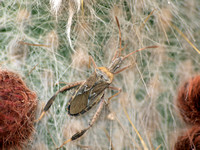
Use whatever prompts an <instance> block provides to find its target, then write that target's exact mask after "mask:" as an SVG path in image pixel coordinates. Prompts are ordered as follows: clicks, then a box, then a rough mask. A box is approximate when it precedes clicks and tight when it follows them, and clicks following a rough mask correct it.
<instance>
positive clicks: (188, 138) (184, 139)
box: [174, 126, 200, 150]
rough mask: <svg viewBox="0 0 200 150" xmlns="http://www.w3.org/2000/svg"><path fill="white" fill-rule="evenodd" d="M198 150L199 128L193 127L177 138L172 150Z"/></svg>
mask: <svg viewBox="0 0 200 150" xmlns="http://www.w3.org/2000/svg"><path fill="white" fill-rule="evenodd" d="M199 149H200V127H199V126H193V127H192V128H191V129H190V130H188V131H187V132H186V133H184V135H182V136H179V137H178V139H177V142H176V144H175V146H174V150H199Z"/></svg>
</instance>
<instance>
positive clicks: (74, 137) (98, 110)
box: [56, 95, 105, 149]
mask: <svg viewBox="0 0 200 150" xmlns="http://www.w3.org/2000/svg"><path fill="white" fill-rule="evenodd" d="M104 103H105V100H104V95H103V96H102V97H101V100H100V104H99V107H98V109H97V111H96V112H95V114H94V116H93V117H92V119H91V121H90V123H89V126H88V127H87V128H85V129H83V130H81V131H79V132H77V133H76V134H74V135H73V136H72V137H71V138H70V139H68V140H67V141H65V142H64V143H63V144H62V145H61V146H60V147H58V148H56V149H60V148H62V147H63V146H64V145H65V144H67V143H68V142H70V141H74V140H76V139H78V138H80V137H81V136H82V135H83V134H84V133H85V132H86V131H87V130H88V129H90V128H91V127H92V126H93V124H94V123H95V122H96V120H97V119H98V117H99V115H100V113H101V111H102V109H103V106H104Z"/></svg>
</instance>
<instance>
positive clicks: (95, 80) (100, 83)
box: [37, 17, 158, 148]
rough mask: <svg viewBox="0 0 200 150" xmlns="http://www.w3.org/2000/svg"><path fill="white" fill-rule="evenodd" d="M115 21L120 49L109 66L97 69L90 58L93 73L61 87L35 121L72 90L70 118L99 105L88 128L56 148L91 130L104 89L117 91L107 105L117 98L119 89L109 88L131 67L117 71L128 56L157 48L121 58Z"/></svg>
mask: <svg viewBox="0 0 200 150" xmlns="http://www.w3.org/2000/svg"><path fill="white" fill-rule="evenodd" d="M115 19H116V22H117V25H118V29H119V42H120V48H119V49H118V50H117V51H116V52H115V54H114V56H113V58H112V62H111V64H110V65H109V66H108V67H97V65H96V64H95V62H94V60H93V58H92V57H90V60H91V62H92V64H93V66H94V72H93V73H92V75H91V76H90V77H89V78H88V79H86V80H84V81H80V82H74V83H70V84H68V85H66V86H64V87H62V88H61V89H59V90H58V91H57V92H56V93H55V94H54V95H53V96H52V97H51V98H50V99H49V101H48V102H47V104H46V105H45V107H44V109H43V110H42V113H41V115H40V117H39V119H38V120H37V121H39V120H41V119H42V117H43V116H44V114H45V113H46V112H47V111H48V110H49V108H50V107H51V105H52V104H53V102H54V100H55V98H56V96H57V95H58V94H59V93H62V92H65V91H68V90H70V89H73V88H76V90H75V92H74V93H73V94H72V96H71V98H70V99H69V101H68V103H67V111H68V114H69V115H70V116H78V115H80V114H84V113H85V112H87V111H89V110H90V109H91V108H92V107H93V106H94V105H96V104H97V103H99V106H98V108H97V111H96V112H95V114H94V116H93V118H92V119H91V121H90V122H89V126H88V127H87V128H85V129H83V130H81V131H80V132H77V133H75V134H74V135H73V136H72V137H71V138H70V139H69V140H67V141H65V142H64V143H63V144H62V145H61V146H60V147H58V148H61V147H63V146H64V145H65V144H66V143H68V142H70V141H73V140H76V139H78V138H79V137H81V136H82V135H83V134H84V133H85V132H86V131H87V130H88V129H89V128H91V127H92V126H93V124H94V123H95V121H96V120H97V118H98V116H99V115H100V112H101V110H102V108H103V106H104V105H105V103H106V101H105V99H104V93H105V89H112V90H116V91H117V93H115V94H114V95H112V96H111V97H109V98H108V100H107V103H109V102H110V100H111V99H112V98H113V97H115V96H117V95H118V94H119V93H120V92H121V89H120V88H117V87H113V86H111V83H112V81H113V78H114V75H116V74H118V73H120V72H122V71H124V70H126V69H128V68H129V67H130V66H131V64H130V65H127V66H125V67H123V68H121V69H119V68H120V66H121V65H122V63H123V61H124V60H125V59H126V58H127V57H129V56H130V55H132V54H134V53H136V52H138V51H142V50H144V49H147V48H157V47H158V46H148V47H145V48H141V49H138V50H136V51H133V52H131V53H129V54H127V55H125V56H121V51H122V50H123V49H124V48H122V47H121V43H122V42H121V31H120V25H119V21H118V19H117V17H115Z"/></svg>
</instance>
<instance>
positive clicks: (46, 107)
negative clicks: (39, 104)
mask: <svg viewBox="0 0 200 150" xmlns="http://www.w3.org/2000/svg"><path fill="white" fill-rule="evenodd" d="M83 82H84V81H80V82H73V83H70V84H68V85H66V86H64V87H62V88H61V89H59V90H58V91H57V92H56V93H55V94H54V95H53V96H52V97H51V98H50V99H49V100H48V102H47V104H46V105H45V107H44V108H43V110H42V113H41V115H40V117H39V118H38V119H37V120H36V121H35V122H39V121H40V120H41V119H42V118H43V116H44V115H45V113H46V112H47V111H48V110H49V108H50V107H51V105H52V104H53V102H54V100H55V98H56V96H57V95H58V94H59V93H62V92H65V91H68V90H70V89H73V88H75V87H77V86H80V85H81V84H82V83H83Z"/></svg>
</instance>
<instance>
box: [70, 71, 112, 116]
mask: <svg viewBox="0 0 200 150" xmlns="http://www.w3.org/2000/svg"><path fill="white" fill-rule="evenodd" d="M108 86H109V84H108V83H106V82H104V81H97V78H96V74H93V75H92V76H90V77H89V78H88V79H87V80H86V82H85V83H84V84H83V85H81V86H80V87H79V89H78V90H77V91H76V92H75V93H74V94H73V96H72V97H71V99H70V100H69V102H68V106H67V110H68V114H69V115H72V116H77V115H79V114H84V113H85V112H86V111H88V110H89V109H91V108H92V107H93V106H94V105H95V104H97V103H98V102H99V100H100V98H101V97H102V95H103V93H104V90H105V89H106V88H107V87H108Z"/></svg>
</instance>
